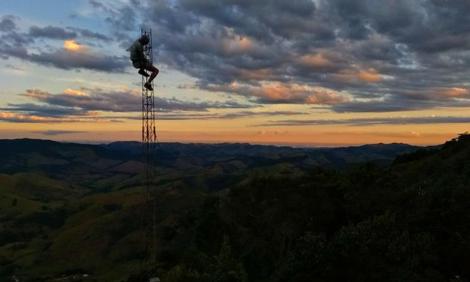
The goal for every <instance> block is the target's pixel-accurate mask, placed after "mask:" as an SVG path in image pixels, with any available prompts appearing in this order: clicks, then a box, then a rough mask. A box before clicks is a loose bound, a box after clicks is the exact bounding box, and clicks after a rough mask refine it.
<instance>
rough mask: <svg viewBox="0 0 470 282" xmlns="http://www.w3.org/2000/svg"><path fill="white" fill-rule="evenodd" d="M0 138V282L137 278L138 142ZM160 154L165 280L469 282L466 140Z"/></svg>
mask: <svg viewBox="0 0 470 282" xmlns="http://www.w3.org/2000/svg"><path fill="white" fill-rule="evenodd" d="M2 142H7V143H8V142H9V143H8V146H11V147H8V150H6V149H4V148H7V147H6V146H4V145H5V144H7V143H3V144H0V146H2V147H0V148H1V153H0V154H1V157H2V159H3V162H2V163H1V164H0V169H1V171H2V172H3V174H0V281H4V280H6V281H8V280H7V279H11V278H12V277H14V278H17V279H19V280H20V281H127V280H128V278H129V277H131V278H130V279H129V280H128V281H132V279H134V280H135V279H137V277H139V270H141V269H142V267H140V266H139V265H140V261H141V259H142V257H143V256H144V250H143V244H142V240H143V238H144V237H143V234H142V232H141V230H142V224H141V218H142V214H144V212H145V211H146V209H145V206H144V205H143V204H142V203H143V200H144V199H143V192H144V190H145V189H144V187H143V186H142V180H143V178H142V175H141V173H140V172H141V171H142V163H140V162H139V157H138V152H139V148H140V147H139V145H138V144H137V143H135V144H134V143H113V144H110V145H107V146H96V145H77V144H59V143H54V142H50V143H49V142H48V141H35V140H15V141H0V143H2ZM23 142H25V143H23ZM15 146H16V147H15ZM17 146H24V147H21V148H24V150H23V149H21V150H18V147H17ZM15 148H16V149H15ZM28 148H29V149H28ZM15 150H16V151H15ZM159 153H160V155H159V156H160V157H159V159H158V163H157V168H156V172H157V176H156V178H155V179H154V182H153V184H152V187H153V189H154V190H155V193H156V199H157V202H156V205H157V207H158V209H157V246H158V249H157V253H156V260H157V261H156V263H154V264H152V267H155V268H156V271H157V273H158V276H159V277H160V278H161V279H162V281H165V282H167V281H169V282H172V281H260V282H261V281H470V161H469V159H470V136H469V135H461V136H459V137H458V138H456V139H454V140H451V141H449V142H447V143H446V144H444V145H442V146H439V147H433V148H419V149H418V148H412V147H408V146H405V145H400V144H394V145H388V146H387V145H372V146H365V147H359V148H348V149H324V150H307V149H291V148H284V147H269V146H267V147H265V146H249V145H244V144H233V145H230V144H225V145H182V144H163V145H162V147H161V148H160V151H159ZM397 155H398V157H396V156H397ZM372 160H377V161H372ZM145 267H146V266H144V268H145ZM132 277H133V278H132ZM58 279H62V280H58Z"/></svg>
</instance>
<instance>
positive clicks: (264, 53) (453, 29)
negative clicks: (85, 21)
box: [95, 0, 470, 112]
mask: <svg viewBox="0 0 470 282" xmlns="http://www.w3.org/2000/svg"><path fill="white" fill-rule="evenodd" d="M95 2H96V1H95ZM139 3H140V5H139V8H138V9H135V10H134V11H132V6H128V7H126V8H121V10H113V12H112V13H114V15H115V18H116V19H118V18H124V17H125V15H129V14H132V13H135V14H138V13H139V12H140V11H145V14H144V15H143V17H144V18H145V22H146V24H147V25H149V26H151V27H152V28H153V31H154V35H155V38H154V42H155V43H156V46H155V47H156V48H155V49H156V50H158V59H159V62H160V63H164V64H167V65H169V66H170V67H172V68H174V69H178V70H180V71H182V72H184V73H187V74H189V75H191V76H193V77H196V78H197V79H198V84H197V87H200V88H202V89H206V90H209V91H214V90H218V91H224V92H229V93H232V94H240V95H244V96H249V97H252V98H253V101H255V102H256V101H257V102H259V103H266V102H274V103H285V102H291V103H300V104H305V103H311V104H325V105H330V106H332V109H333V110H334V111H338V112H343V111H353V112H362V111H366V112H377V111H402V110H415V109H426V108H434V107H440V106H460V105H465V106H466V105H468V99H469V98H470V95H469V91H468V88H467V83H466V82H467V79H468V77H469V75H470V73H469V67H470V52H469V51H468V49H469V47H470V18H469V17H468V15H467V14H468V11H469V10H470V2H469V1H467V0H455V1H442V0H423V1H409V0H396V1H383V0H382V1H377V0H356V1H351V0H318V1H312V0H292V1H276V0H271V1H245V0H217V1H215V0H214V1H212V0H211V1H207V0H172V1H170V0H167V1H165V0H161V1H145V2H139ZM117 15H121V16H117ZM121 24H124V25H126V24H127V25H126V26H127V27H128V30H130V29H131V27H135V26H136V25H137V23H135V22H126V21H121ZM292 84H296V85H297V86H298V87H297V88H296V89H297V90H298V89H301V88H303V89H304V91H300V92H299V91H297V92H295V90H292V89H289V87H287V85H292ZM270 87H271V88H270ZM272 87H277V89H278V91H277V92H276V91H274V90H273V88H272ZM318 87H321V88H320V89H318ZM290 88H292V87H290ZM247 89H249V91H247ZM322 89H327V90H329V92H327V93H326V94H325V91H322ZM283 90H285V91H283ZM293 92H294V94H296V95H292V93H293ZM253 93H255V95H253ZM319 93H320V94H319ZM327 94H328V95H327ZM325 96H330V99H326V98H325ZM319 97H320V98H319ZM291 98H292V99H291Z"/></svg>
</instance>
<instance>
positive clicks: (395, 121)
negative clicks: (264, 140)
mask: <svg viewBox="0 0 470 282" xmlns="http://www.w3.org/2000/svg"><path fill="white" fill-rule="evenodd" d="M469 122H470V117H455V116H442V117H436V116H430V117H395V118H355V119H329V120H321V119H317V120H281V121H271V122H268V123H263V124H258V125H257V126H261V127H265V126H312V125H351V126H371V125H403V124H451V123H469Z"/></svg>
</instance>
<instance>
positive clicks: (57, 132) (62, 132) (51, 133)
mask: <svg viewBox="0 0 470 282" xmlns="http://www.w3.org/2000/svg"><path fill="white" fill-rule="evenodd" d="M36 133H40V134H43V135H47V136H56V135H65V134H77V133H87V132H86V131H76V130H46V131H37V132H36Z"/></svg>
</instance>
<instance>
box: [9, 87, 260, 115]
mask: <svg viewBox="0 0 470 282" xmlns="http://www.w3.org/2000/svg"><path fill="white" fill-rule="evenodd" d="M21 95H22V96H23V97H26V98H28V99H30V100H32V101H33V102H34V103H18V104H15V103H10V104H8V106H7V107H4V108H0V110H2V111H5V112H0V113H1V114H2V115H3V116H2V117H1V118H0V120H3V121H9V122H36V123H37V122H55V121H57V122H76V121H85V122H86V121H92V120H101V121H118V120H122V119H132V117H131V116H115V115H106V113H140V112H141V110H142V106H141V102H142V97H141V94H140V93H138V92H136V91H130V90H122V91H105V90H102V89H88V88H81V89H65V90H64V91H63V93H58V94H52V93H49V92H46V91H42V90H38V89H28V90H26V92H25V93H23V94H21ZM155 105H156V106H157V107H158V108H157V112H159V114H160V113H163V114H166V115H168V117H169V116H171V115H173V116H174V117H177V116H184V115H186V113H185V112H208V111H209V109H249V108H252V107H253V106H252V105H249V104H240V103H238V102H235V101H231V100H228V101H224V102H191V101H183V100H179V99H176V98H163V97H155ZM195 116H197V114H195ZM200 116H201V117H202V116H204V117H207V118H210V117H211V115H210V114H200ZM212 117H213V118H228V117H223V116H212ZM139 119H140V116H139ZM174 119H176V118H174Z"/></svg>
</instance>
